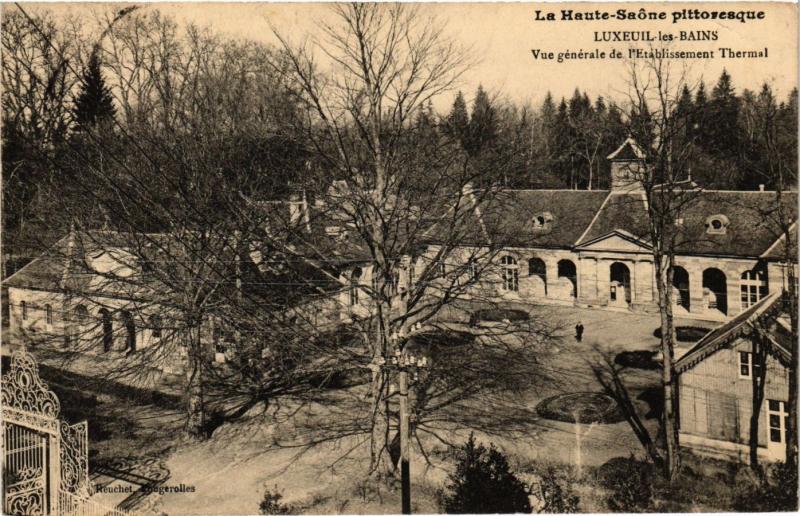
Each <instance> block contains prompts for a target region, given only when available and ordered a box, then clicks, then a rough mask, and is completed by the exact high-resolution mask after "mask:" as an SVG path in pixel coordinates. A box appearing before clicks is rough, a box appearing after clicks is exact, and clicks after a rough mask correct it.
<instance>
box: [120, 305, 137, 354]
mask: <svg viewBox="0 0 800 516" xmlns="http://www.w3.org/2000/svg"><path fill="white" fill-rule="evenodd" d="M120 319H121V320H122V324H123V325H124V326H125V349H127V350H128V353H133V352H134V351H136V322H135V321H134V319H133V315H131V313H130V312H129V311H127V310H123V311H122V312H121V313H120Z"/></svg>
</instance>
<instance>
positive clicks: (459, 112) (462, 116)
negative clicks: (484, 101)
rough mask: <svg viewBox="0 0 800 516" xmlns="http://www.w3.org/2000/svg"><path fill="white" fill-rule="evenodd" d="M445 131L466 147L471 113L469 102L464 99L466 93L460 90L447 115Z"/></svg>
mask: <svg viewBox="0 0 800 516" xmlns="http://www.w3.org/2000/svg"><path fill="white" fill-rule="evenodd" d="M445 132H446V133H447V134H448V135H449V136H450V137H452V138H454V139H456V140H458V141H459V142H460V143H461V146H462V147H463V148H465V149H466V147H467V145H468V143H467V140H468V135H469V113H468V112H467V102H466V101H465V100H464V94H463V93H461V92H460V91H459V92H458V94H457V95H456V99H455V100H454V101H453V107H452V108H451V109H450V114H449V115H447V121H446V122H445Z"/></svg>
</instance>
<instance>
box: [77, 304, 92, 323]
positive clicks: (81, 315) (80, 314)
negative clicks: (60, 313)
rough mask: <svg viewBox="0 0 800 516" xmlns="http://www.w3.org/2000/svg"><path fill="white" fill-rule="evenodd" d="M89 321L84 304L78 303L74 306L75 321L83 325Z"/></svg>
mask: <svg viewBox="0 0 800 516" xmlns="http://www.w3.org/2000/svg"><path fill="white" fill-rule="evenodd" d="M88 321H89V310H87V309H86V306H84V305H78V306H76V307H75V322H76V323H78V324H79V325H80V326H83V325H84V324H86V323H87V322H88Z"/></svg>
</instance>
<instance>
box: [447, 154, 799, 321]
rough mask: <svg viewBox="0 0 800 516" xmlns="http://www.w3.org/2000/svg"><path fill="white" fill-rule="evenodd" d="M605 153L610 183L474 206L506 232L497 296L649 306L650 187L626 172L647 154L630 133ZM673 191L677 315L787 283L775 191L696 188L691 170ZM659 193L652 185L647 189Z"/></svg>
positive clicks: (710, 310)
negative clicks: (599, 187)
mask: <svg viewBox="0 0 800 516" xmlns="http://www.w3.org/2000/svg"><path fill="white" fill-rule="evenodd" d="M608 159H609V160H611V174H612V187H611V189H610V190H599V191H598V190H595V191H578V190H512V191H506V192H503V193H502V195H503V196H504V200H503V202H502V206H503V209H493V210H491V211H490V212H488V213H482V214H480V213H479V214H477V215H476V217H477V219H478V220H476V222H475V226H476V227H478V226H480V227H481V228H483V229H484V231H485V232H486V233H488V234H502V235H503V236H504V238H505V244H504V249H503V251H502V252H500V253H498V254H497V255H496V258H495V261H496V262H497V263H496V268H497V273H496V274H495V275H493V276H490V278H491V280H492V283H493V285H494V287H495V290H496V296H497V297H499V298H500V299H507V300H509V301H518V302H528V303H530V302H533V303H558V304H575V305H578V306H584V307H597V308H602V309H611V310H634V311H636V310H642V311H650V310H655V309H656V302H657V300H656V298H655V296H656V295H657V292H656V287H655V277H654V274H655V272H654V267H653V256H652V249H651V246H650V238H649V228H648V217H649V213H648V206H647V199H648V196H646V195H645V191H644V190H643V186H642V184H641V183H640V182H638V181H637V180H636V179H635V177H636V174H633V173H632V171H634V172H641V171H644V170H645V158H644V155H643V154H642V151H641V150H640V149H639V148H638V146H637V145H636V143H635V142H634V141H633V140H631V139H628V140H627V141H626V142H625V143H623V145H622V146H621V147H620V148H619V149H617V151H615V152H614V153H612V154H611V155H610V156H608ZM658 188H659V187H657V186H656V187H655V190H657V189H658ZM675 190H681V193H680V194H679V195H680V198H679V199H678V201H677V202H675V204H676V205H679V206H680V209H679V210H678V211H677V212H676V211H673V213H674V214H675V215H676V216H675V226H676V229H675V235H676V237H675V252H676V256H675V267H674V277H673V286H674V290H673V294H674V295H673V300H674V303H675V307H674V308H675V315H676V316H679V317H689V318H697V319H707V320H725V319H726V318H729V317H732V316H735V315H736V314H738V313H740V312H742V311H743V310H746V309H747V308H748V307H750V306H752V305H753V304H755V303H756V302H758V301H759V300H760V299H762V298H764V297H765V296H766V295H767V293H769V292H777V291H780V290H782V289H783V288H784V285H785V281H786V270H785V266H784V264H783V261H784V259H783V254H784V253H783V238H782V237H781V231H780V227H779V224H777V223H776V222H775V220H774V218H775V214H776V213H777V210H776V207H777V206H778V198H779V197H778V196H777V195H776V192H769V191H763V190H761V191H720V190H702V189H701V188H700V187H698V186H697V185H696V184H695V183H693V182H692V181H691V179H689V180H686V181H683V182H681V183H679V184H677V185H673V189H672V190H671V191H672V192H673V195H674V191H675ZM659 197H660V194H659V192H658V191H655V192H653V194H652V195H651V196H650V198H653V199H658V198H659ZM780 203H781V208H782V212H783V213H786V214H788V215H789V218H790V219H791V221H796V217H797V192H796V191H793V192H783V194H782V195H781V196H780ZM791 231H792V232H793V233H794V232H795V231H796V222H792V227H791ZM476 244H478V245H479V244H480V243H479V242H476ZM434 248H435V244H434ZM794 266H795V267H796V264H794Z"/></svg>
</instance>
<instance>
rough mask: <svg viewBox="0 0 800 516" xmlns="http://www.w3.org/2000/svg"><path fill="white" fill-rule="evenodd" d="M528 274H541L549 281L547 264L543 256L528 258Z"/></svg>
mask: <svg viewBox="0 0 800 516" xmlns="http://www.w3.org/2000/svg"><path fill="white" fill-rule="evenodd" d="M528 276H539V277H540V278H542V280H544V281H547V266H546V265H545V264H544V261H543V260H542V259H541V258H531V259H530V260H528Z"/></svg>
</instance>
